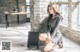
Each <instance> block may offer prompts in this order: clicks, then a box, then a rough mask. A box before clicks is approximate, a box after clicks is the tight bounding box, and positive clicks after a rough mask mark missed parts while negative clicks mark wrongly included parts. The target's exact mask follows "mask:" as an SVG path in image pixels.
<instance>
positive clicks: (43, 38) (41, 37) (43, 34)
mask: <svg viewBox="0 0 80 52" xmlns="http://www.w3.org/2000/svg"><path fill="white" fill-rule="evenodd" d="M46 38H47V34H46V33H41V34H40V35H39V40H41V41H46Z"/></svg>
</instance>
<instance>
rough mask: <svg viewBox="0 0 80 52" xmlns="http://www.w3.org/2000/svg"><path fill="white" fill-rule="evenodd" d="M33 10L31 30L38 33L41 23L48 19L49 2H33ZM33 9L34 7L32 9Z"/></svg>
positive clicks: (44, 0)
mask: <svg viewBox="0 0 80 52" xmlns="http://www.w3.org/2000/svg"><path fill="white" fill-rule="evenodd" d="M31 2H33V5H34V6H33V9H32V10H31V12H32V11H33V12H32V13H31V30H32V31H37V30H38V28H39V26H40V23H41V22H42V21H43V20H44V19H45V18H46V17H47V5H48V3H49V0H34V1H33V0H31ZM31 8H32V7H31Z"/></svg>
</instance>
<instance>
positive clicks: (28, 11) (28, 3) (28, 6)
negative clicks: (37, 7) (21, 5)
mask: <svg viewBox="0 0 80 52" xmlns="http://www.w3.org/2000/svg"><path fill="white" fill-rule="evenodd" d="M26 12H27V13H29V14H27V18H30V0H26Z"/></svg>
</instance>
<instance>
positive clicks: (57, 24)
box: [51, 16, 61, 36]
mask: <svg viewBox="0 0 80 52" xmlns="http://www.w3.org/2000/svg"><path fill="white" fill-rule="evenodd" d="M60 22H61V19H60V17H59V16H58V17H56V23H55V25H54V28H52V30H51V35H52V36H54V35H55V34H56V30H57V29H58V28H59V26H60Z"/></svg>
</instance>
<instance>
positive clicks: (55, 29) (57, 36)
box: [47, 15, 62, 45]
mask: <svg viewBox="0 0 80 52" xmlns="http://www.w3.org/2000/svg"><path fill="white" fill-rule="evenodd" d="M54 17H55V18H54ZM53 18H54V19H52V18H51V19H49V18H48V21H47V28H48V31H47V34H50V35H51V37H52V39H51V41H52V42H53V43H55V44H57V45H61V44H62V34H61V32H60V29H59V27H60V24H61V21H62V17H61V16H60V15H56V16H53Z"/></svg>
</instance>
